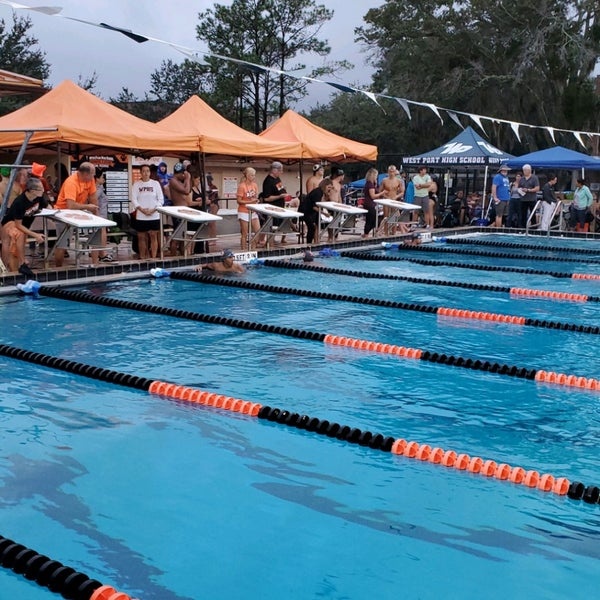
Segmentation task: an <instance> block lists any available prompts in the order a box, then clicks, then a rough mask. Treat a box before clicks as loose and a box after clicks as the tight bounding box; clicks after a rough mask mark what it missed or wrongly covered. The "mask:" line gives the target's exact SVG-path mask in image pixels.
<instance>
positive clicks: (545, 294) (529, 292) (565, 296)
mask: <svg viewBox="0 0 600 600" xmlns="http://www.w3.org/2000/svg"><path fill="white" fill-rule="evenodd" d="M510 293H511V295H513V296H530V297H531V296H535V297H538V298H552V299H554V300H570V301H571V302H587V301H588V296H587V295H585V294H570V293H568V292H553V291H550V290H533V289H529V288H517V287H513V288H510Z"/></svg>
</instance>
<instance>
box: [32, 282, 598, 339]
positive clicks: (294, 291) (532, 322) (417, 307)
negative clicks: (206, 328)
mask: <svg viewBox="0 0 600 600" xmlns="http://www.w3.org/2000/svg"><path fill="white" fill-rule="evenodd" d="M171 279H179V280H183V281H193V282H196V283H208V284H212V285H219V286H225V287H233V288H239V289H250V290H257V291H261V292H269V293H273V294H287V295H294V296H301V297H305V298H318V299H321V300H333V301H335V302H351V303H353V304H367V305H370V306H382V307H384V308H394V309H399V310H410V311H415V312H424V313H430V314H438V315H440V314H443V315H444V316H452V317H458V318H465V319H469V318H470V319H473V318H478V317H476V316H475V315H476V314H478V313H479V312H481V311H471V310H467V309H459V308H446V307H441V306H434V305H431V304H417V303H410V302H399V301H397V300H381V299H379V298H365V297H362V296H349V295H347V294H333V293H331V292H319V291H315V290H303V289H298V288H290V287H283V286H274V285H268V284H264V283H254V282H251V281H244V280H237V279H235V280H234V279H225V278H223V277H217V276H214V275H202V274H199V273H190V272H177V273H171ZM44 289H46V288H43V287H42V288H41V289H40V294H42V293H44V292H43V290H44ZM507 289H508V290H510V288H507ZM599 300H600V298H599ZM481 314H484V313H481ZM485 314H486V315H487V314H489V315H492V314H494V313H485ZM486 320H489V321H496V322H499V323H509V324H513V325H525V326H527V327H542V328H546V329H562V330H567V331H577V332H579V333H587V334H593V335H598V334H600V326H598V325H579V324H576V323H562V322H560V321H546V320H541V319H531V318H529V317H520V316H515V315H495V316H494V318H492V317H490V318H486Z"/></svg>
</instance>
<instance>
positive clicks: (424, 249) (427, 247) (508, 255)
mask: <svg viewBox="0 0 600 600" xmlns="http://www.w3.org/2000/svg"><path fill="white" fill-rule="evenodd" d="M394 249H395V250H398V251H404V252H409V251H410V252H413V251H414V252H421V253H425V254H427V253H435V254H462V255H466V256H484V257H486V258H505V259H514V260H528V261H529V260H531V261H536V260H537V261H542V262H566V263H597V262H598V259H599V258H600V251H598V252H595V253H594V254H595V255H596V258H571V257H569V256H539V255H529V254H528V255H526V256H524V255H523V254H515V253H512V252H488V251H486V250H470V249H466V248H445V247H441V246H432V245H431V244H424V245H422V246H405V245H404V244H402V245H394ZM341 254H342V255H344V256H345V255H346V253H345V252H343V251H342V252H341Z"/></svg>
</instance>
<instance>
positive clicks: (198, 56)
mask: <svg viewBox="0 0 600 600" xmlns="http://www.w3.org/2000/svg"><path fill="white" fill-rule="evenodd" d="M2 4H3V5H6V6H9V7H10V8H12V9H13V10H27V11H34V12H38V13H41V14H44V15H47V16H50V17H59V18H63V19H68V20H70V21H76V22H78V23H83V24H85V25H90V26H92V27H99V28H101V29H106V30H109V31H114V32H117V33H121V34H123V35H125V36H126V37H128V38H129V39H131V40H133V41H134V42H136V43H138V44H141V43H144V42H155V43H157V44H163V45H166V46H169V47H170V48H173V49H174V50H176V51H177V52H180V53H181V54H183V55H184V56H186V57H187V58H188V59H190V60H193V61H195V62H203V61H204V59H205V58H206V57H209V58H216V59H219V60H223V61H227V62H231V63H235V64H239V65H242V66H245V67H248V68H250V69H253V70H255V71H263V72H269V73H273V74H275V75H281V76H284V77H289V78H292V79H297V80H302V81H307V82H309V83H318V84H323V85H328V86H330V87H333V88H335V89H336V90H338V91H341V92H344V93H349V94H362V95H364V96H366V97H367V98H369V100H371V101H372V102H374V103H375V104H376V105H377V106H379V107H380V108H382V107H381V105H380V103H379V99H381V98H384V99H387V100H392V101H395V102H397V103H398V104H399V105H400V107H401V108H402V109H403V111H404V112H405V114H406V116H407V117H408V119H409V120H411V119H412V112H411V106H418V107H423V108H427V109H429V110H431V111H432V112H433V113H434V114H435V115H436V116H437V117H438V118H439V119H440V122H441V123H442V125H443V124H444V118H443V115H446V116H447V117H448V118H449V119H450V120H451V121H453V122H454V123H456V124H457V125H458V126H459V127H461V129H464V125H463V124H462V122H461V120H460V119H459V116H462V117H466V118H468V119H470V120H471V121H473V122H474V123H475V124H476V125H477V126H478V127H479V128H480V129H481V130H482V131H483V133H484V134H485V135H486V136H487V131H486V130H485V128H484V126H483V122H484V121H488V122H490V123H492V124H498V125H508V126H509V127H510V128H511V130H512V131H513V133H514V135H515V136H516V138H517V140H518V141H519V142H521V130H522V129H539V130H544V131H546V132H547V133H548V134H549V135H550V137H551V138H552V141H553V142H554V143H555V144H556V134H557V133H566V134H571V135H573V137H574V138H575V139H576V140H577V141H578V142H579V143H580V144H581V146H583V148H586V145H585V142H584V137H587V138H588V139H590V140H593V139H594V138H596V137H600V133H599V132H594V131H577V130H573V129H562V128H559V127H551V126H549V125H531V124H529V123H520V122H518V121H510V120H508V119H500V118H498V117H490V116H487V115H479V114H475V113H470V112H463V111H460V110H455V109H449V108H444V107H441V106H437V105H436V104H433V103H431V102H419V101H417V100H409V99H408V98H398V97H395V96H390V95H387V94H379V93H376V92H371V91H368V90H363V89H360V88H355V87H353V86H350V85H345V84H342V83H338V82H334V81H325V80H322V79H316V78H314V77H309V76H307V75H297V74H295V73H290V72H287V71H282V70H281V69H277V68H274V67H268V66H265V65H260V64H257V63H253V62H249V61H247V60H243V59H241V58H233V57H231V56H224V55H222V54H217V53H215V52H209V51H203V50H195V49H193V48H189V47H187V46H182V45H181V44H178V43H176V42H171V41H168V40H162V39H160V38H156V37H152V36H150V35H146V34H144V33H138V32H135V31H132V30H131V29H125V28H123V27H117V26H115V25H110V24H108V23H103V22H100V23H97V22H94V21H87V20H85V19H79V18H76V17H69V16H67V15H63V14H61V13H62V8H61V7H59V6H26V5H25V4H20V3H18V2H12V1H11V0H0V5H2ZM382 110H383V108H382Z"/></svg>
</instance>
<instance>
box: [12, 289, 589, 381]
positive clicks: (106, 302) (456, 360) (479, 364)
mask: <svg viewBox="0 0 600 600" xmlns="http://www.w3.org/2000/svg"><path fill="white" fill-rule="evenodd" d="M42 291H43V292H44V294H45V295H48V296H51V297H54V298H59V299H63V300H70V301H76V302H86V303H90V304H98V305H102V306H109V307H113V308H122V309H126V310H136V311H140V312H149V313H153V314H160V315H165V316H171V317H176V318H179V319H189V320H193V321H199V322H204V323H212V324H216V325H226V326H229V327H236V328H239V329H246V330H253V331H261V332H264V333H272V334H277V335H284V336H288V337H294V338H299V339H307V340H313V341H318V342H324V343H329V344H336V345H343V346H348V347H351V348H357V349H360V350H369V351H374V352H385V353H387V354H396V355H398V356H401V357H406V358H419V359H420V360H423V361H427V362H432V363H439V364H444V365H449V366H455V367H461V368H465V369H472V370H479V371H487V372H490V373H499V374H500V375H507V376H510V377H518V378H522V379H530V380H536V381H539V382H544V383H550V384H554V385H561V386H569V387H575V388H583V389H587V390H593V391H596V390H600V381H598V380H596V379H593V378H588V377H582V376H576V375H567V374H564V373H555V372H554V371H545V370H539V369H527V368H525V367H516V366H514V365H513V366H511V365H506V364H504V365H501V364H499V363H492V362H489V361H481V360H479V359H477V360H474V359H472V358H464V357H460V356H459V357H456V356H454V355H452V354H450V355H448V354H439V353H437V352H430V351H428V350H420V349H414V348H413V349H408V350H410V351H411V352H412V353H413V354H414V353H417V354H418V356H416V355H415V356H411V355H410V354H405V353H404V350H403V346H396V345H393V344H383V343H381V342H374V341H368V340H358V339H354V338H348V337H344V336H336V335H331V334H325V333H319V332H314V331H307V330H302V329H294V328H291V327H281V326H279V325H268V324H265V323H255V322H252V321H241V320H238V319H231V318H228V317H220V316H216V315H205V314H202V313H196V312H192V311H187V310H181V309H173V308H167V307H162V306H155V305H152V304H142V303H141V302H131V301H128V300H119V299H117V298H108V297H105V296H95V295H93V294H90V293H88V292H82V291H71V290H65V289H62V288H52V287H42V288H41V290H40V293H41V292H42ZM482 314H483V313H482ZM9 348H10V347H9ZM384 349H385V350H384ZM9 351H10V350H9ZM2 352H3V346H2V345H0V354H2ZM67 362H68V361H67ZM58 368H62V367H60V366H59V367H58ZM64 368H66V367H64ZM538 373H540V374H543V375H539V376H538ZM117 376H119V375H115V377H117ZM536 377H539V378H538V379H536ZM135 384H136V385H140V386H142V385H144V386H145V385H149V383H148V382H147V380H144V381H143V382H138V381H137V380H135ZM132 386H133V384H132Z"/></svg>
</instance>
